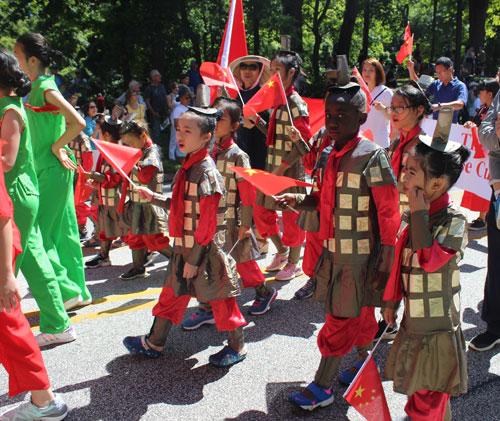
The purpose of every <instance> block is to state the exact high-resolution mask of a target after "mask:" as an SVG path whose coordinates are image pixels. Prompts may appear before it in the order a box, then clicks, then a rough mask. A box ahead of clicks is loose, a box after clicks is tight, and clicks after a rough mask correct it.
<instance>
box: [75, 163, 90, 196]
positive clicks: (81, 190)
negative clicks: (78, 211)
mask: <svg viewBox="0 0 500 421" xmlns="http://www.w3.org/2000/svg"><path fill="white" fill-rule="evenodd" d="M93 190H94V186H92V184H90V183H89V180H85V176H84V170H83V168H82V166H81V165H78V181H77V182H76V187H75V206H78V205H80V204H82V203H83V202H85V201H86V200H87V199H88V198H89V196H90V194H91V193H92V191H93Z"/></svg>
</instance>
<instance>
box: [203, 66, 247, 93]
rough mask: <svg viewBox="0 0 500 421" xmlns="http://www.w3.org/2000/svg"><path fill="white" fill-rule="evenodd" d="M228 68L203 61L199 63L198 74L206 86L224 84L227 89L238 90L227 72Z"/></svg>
mask: <svg viewBox="0 0 500 421" xmlns="http://www.w3.org/2000/svg"><path fill="white" fill-rule="evenodd" d="M229 72H230V70H229V69H225V68H224V67H221V66H220V65H219V64H217V63H211V62H208V61H205V62H203V63H201V67H200V74H201V76H202V77H203V81H204V82H205V85H207V86H225V87H226V88H229V89H235V90H238V86H236V85H235V84H234V82H233V78H232V77H231V75H230V74H229Z"/></svg>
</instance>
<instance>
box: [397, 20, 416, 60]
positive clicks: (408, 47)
mask: <svg viewBox="0 0 500 421" xmlns="http://www.w3.org/2000/svg"><path fill="white" fill-rule="evenodd" d="M403 41H404V42H403V45H402V46H401V49H400V50H399V53H398V55H397V56H396V61H397V62H398V63H399V64H403V61H404V59H405V58H406V57H408V56H409V55H410V54H411V51H412V50H413V37H412V36H411V32H410V22H408V26H407V27H406V29H405V35H404V39H403Z"/></svg>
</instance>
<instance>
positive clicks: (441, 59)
mask: <svg viewBox="0 0 500 421" xmlns="http://www.w3.org/2000/svg"><path fill="white" fill-rule="evenodd" d="M438 65H440V66H444V67H446V68H447V69H449V68H450V67H453V62H452V61H451V59H449V58H448V57H439V58H438V59H437V60H436V66H438Z"/></svg>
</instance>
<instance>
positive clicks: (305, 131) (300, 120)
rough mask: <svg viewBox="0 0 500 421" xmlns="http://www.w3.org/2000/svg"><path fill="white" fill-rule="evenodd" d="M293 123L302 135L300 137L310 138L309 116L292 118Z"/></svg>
mask: <svg viewBox="0 0 500 421" xmlns="http://www.w3.org/2000/svg"><path fill="white" fill-rule="evenodd" d="M293 125H294V126H295V128H296V129H297V130H298V131H299V132H300V134H301V135H302V139H310V138H311V137H312V133H311V127H310V126H309V117H297V118H296V119H295V120H293Z"/></svg>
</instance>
